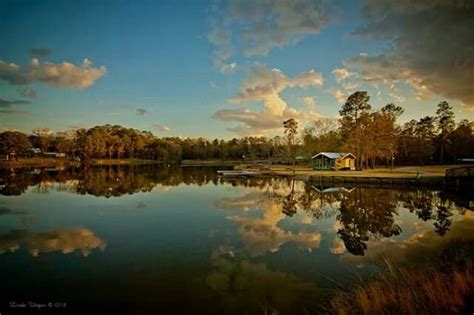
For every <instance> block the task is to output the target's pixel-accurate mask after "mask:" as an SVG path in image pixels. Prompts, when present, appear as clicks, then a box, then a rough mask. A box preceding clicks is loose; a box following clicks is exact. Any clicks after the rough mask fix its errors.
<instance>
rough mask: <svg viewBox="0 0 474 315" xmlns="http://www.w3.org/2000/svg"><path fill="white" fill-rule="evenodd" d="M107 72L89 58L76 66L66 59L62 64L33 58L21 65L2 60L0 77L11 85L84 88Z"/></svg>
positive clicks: (0, 61)
mask: <svg viewBox="0 0 474 315" xmlns="http://www.w3.org/2000/svg"><path fill="white" fill-rule="evenodd" d="M105 73H106V68H105V67H104V66H101V67H99V68H94V67H93V66H92V62H91V61H89V60H88V59H84V61H83V62H82V63H81V64H80V65H79V66H76V65H74V64H72V63H70V62H67V61H64V62H62V63H60V64H55V63H50V62H40V61H39V60H38V59H36V58H33V59H31V61H30V63H29V65H27V66H23V67H22V66H19V65H16V64H14V63H7V62H5V61H2V60H0V79H1V80H4V81H6V82H7V83H9V84H11V85H27V84H33V83H43V84H46V85H51V86H55V87H73V88H79V89H84V88H88V87H90V86H92V85H93V84H94V83H95V81H96V80H98V79H100V78H101V77H102V76H103V75H104V74H105Z"/></svg>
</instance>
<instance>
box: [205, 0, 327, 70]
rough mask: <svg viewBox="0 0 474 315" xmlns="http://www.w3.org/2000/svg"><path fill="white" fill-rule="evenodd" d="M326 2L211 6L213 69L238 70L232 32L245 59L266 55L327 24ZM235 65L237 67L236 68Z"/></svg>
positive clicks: (260, 0) (278, 0) (251, 0)
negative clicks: (213, 48) (233, 59)
mask: <svg viewBox="0 0 474 315" xmlns="http://www.w3.org/2000/svg"><path fill="white" fill-rule="evenodd" d="M327 12H328V7H327V6H326V3H325V1H313V0H274V1H269V0H242V1H230V2H229V4H228V5H227V6H226V7H224V8H219V7H217V6H213V7H212V15H213V19H212V20H211V31H210V33H209V34H208V41H209V42H210V43H211V44H213V45H214V46H215V47H216V49H215V51H214V54H213V58H214V66H215V67H216V68H217V69H219V70H220V71H221V72H224V70H228V69H235V67H230V68H229V67H228V66H229V65H232V64H235V63H232V62H230V63H229V62H228V60H229V59H230V58H231V57H232V56H233V54H234V49H233V44H232V39H233V38H232V35H233V34H232V33H236V35H237V36H235V37H238V39H239V41H240V44H242V45H243V47H244V48H243V49H244V54H245V55H246V56H255V55H267V54H268V53H269V51H270V50H271V49H273V48H275V47H284V46H287V45H290V44H295V43H297V42H298V41H300V40H301V39H302V38H304V37H305V36H309V35H314V34H317V33H319V32H320V31H321V29H322V28H323V27H324V26H326V25H327V23H328V14H327ZM235 66H236V65H235Z"/></svg>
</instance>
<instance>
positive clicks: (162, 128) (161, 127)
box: [153, 124, 171, 132]
mask: <svg viewBox="0 0 474 315" xmlns="http://www.w3.org/2000/svg"><path fill="white" fill-rule="evenodd" d="M153 128H156V129H158V130H159V131H164V132H169V131H171V128H170V127H168V126H166V125H160V124H153Z"/></svg>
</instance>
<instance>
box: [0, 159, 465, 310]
mask: <svg viewBox="0 0 474 315" xmlns="http://www.w3.org/2000/svg"><path fill="white" fill-rule="evenodd" d="M0 175H1V176H0V272H1V279H2V289H1V303H2V305H1V307H0V309H1V310H3V311H4V314H23V312H24V310H23V309H22V310H20V309H11V308H9V307H8V305H9V303H10V302H11V301H16V302H18V303H19V302H25V303H26V302H28V301H34V302H37V303H48V302H53V303H55V302H59V303H65V304H60V305H58V308H57V309H56V311H57V313H60V314H69V313H73V312H74V311H78V310H82V311H87V310H89V311H93V310H97V309H102V310H115V311H117V310H120V312H128V313H130V314H170V313H171V314H174V313H175V314H198V313H207V314H271V313H272V312H273V313H278V314H299V313H320V312H324V304H325V303H327V301H328V299H329V298H330V296H331V295H332V294H334V293H335V292H338V291H339V290H341V289H345V288H347V287H348V286H349V285H351V284H354V283H358V282H360V281H361V279H367V278H370V277H371V276H373V275H374V274H376V273H377V272H379V270H380V268H383V264H381V262H389V263H390V264H392V265H397V266H398V265H400V266H405V265H406V266H409V265H414V264H429V263H430V261H432V260H433V258H434V257H436V256H438V255H440V254H441V253H442V252H443V249H444V248H445V247H446V245H447V244H448V243H449V242H452V241H456V240H458V239H474V233H473V232H474V215H473V212H472V211H471V210H468V209H467V208H465V206H466V203H465V200H464V199H463V198H462V197H460V196H456V195H450V194H447V193H445V192H443V191H438V190H428V189H413V188H410V189H400V190H397V189H384V188H357V187H316V186H312V185H311V184H310V183H306V182H301V181H291V180H287V179H276V178H274V179H248V180H242V179H234V180H231V179H222V178H219V177H217V175H216V169H213V168H178V169H163V168H160V167H157V166H140V167H124V166H121V167H117V166H115V167H93V168H90V169H88V170H83V169H67V170H55V169H26V170H16V171H15V172H13V171H7V170H3V171H1V174H0ZM35 313H37V312H35ZM43 313H48V314H49V313H51V312H50V311H49V310H48V311H46V312H43ZM2 314H3V313H2Z"/></svg>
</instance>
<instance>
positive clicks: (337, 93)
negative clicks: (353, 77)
mask: <svg viewBox="0 0 474 315" xmlns="http://www.w3.org/2000/svg"><path fill="white" fill-rule="evenodd" d="M329 93H331V94H332V95H333V96H334V97H335V98H336V100H337V102H338V103H339V104H343V103H344V102H345V101H346V99H347V95H346V94H345V93H344V92H343V91H341V90H339V89H335V88H332V89H330V90H329Z"/></svg>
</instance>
